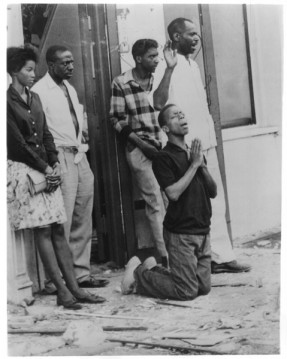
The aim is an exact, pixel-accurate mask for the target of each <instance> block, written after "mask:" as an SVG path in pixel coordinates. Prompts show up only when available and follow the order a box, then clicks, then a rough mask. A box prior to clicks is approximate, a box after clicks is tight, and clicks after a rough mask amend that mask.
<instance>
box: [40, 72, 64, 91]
mask: <svg viewBox="0 0 287 359" xmlns="http://www.w3.org/2000/svg"><path fill="white" fill-rule="evenodd" d="M45 77H46V80H47V85H48V87H49V88H55V87H59V85H58V84H57V83H56V82H55V81H54V80H53V78H52V76H51V75H50V74H49V72H47V73H46V76H45ZM63 82H64V84H65V85H66V86H68V84H69V83H68V81H67V80H63Z"/></svg>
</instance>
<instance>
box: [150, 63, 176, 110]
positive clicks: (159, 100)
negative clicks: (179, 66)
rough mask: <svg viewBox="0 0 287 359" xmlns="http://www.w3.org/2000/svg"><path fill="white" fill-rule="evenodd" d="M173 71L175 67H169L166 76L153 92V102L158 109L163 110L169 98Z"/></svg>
mask: <svg viewBox="0 0 287 359" xmlns="http://www.w3.org/2000/svg"><path fill="white" fill-rule="evenodd" d="M172 73H173V68H169V67H167V68H166V69H165V72H164V76H163V78H162V80H161V82H160V84H159V86H158V88H157V89H156V90H155V92H154V94H153V103H154V107H155V109H156V110H161V109H162V108H163V107H164V105H165V104H166V102H167V100H168V93H169V86H170V80H171V76H172Z"/></svg>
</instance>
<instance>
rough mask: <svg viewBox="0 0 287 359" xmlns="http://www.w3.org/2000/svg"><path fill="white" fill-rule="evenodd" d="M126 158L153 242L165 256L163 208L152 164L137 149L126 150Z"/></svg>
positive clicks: (162, 255)
mask: <svg viewBox="0 0 287 359" xmlns="http://www.w3.org/2000/svg"><path fill="white" fill-rule="evenodd" d="M126 158H127V162H128V164H129V167H130V170H131V172H132V175H133V176H134V179H135V182H136V184H137V186H138V188H139V191H140V193H141V196H142V198H143V199H144V201H145V203H146V206H145V213H146V216H147V219H148V222H149V224H150V229H151V233H152V238H153V241H154V243H155V245H156V248H157V250H158V252H159V254H160V256H161V257H166V256H167V250H166V247H165V243H164V239H163V218H164V216H165V206H164V201H163V197H162V193H161V190H160V187H159V184H158V182H157V180H156V178H155V175H154V173H153V170H152V162H151V161H150V160H149V159H148V158H147V157H146V156H145V155H144V154H143V152H142V151H141V150H140V149H139V148H138V147H136V148H134V149H133V150H132V151H131V152H129V151H128V150H126Z"/></svg>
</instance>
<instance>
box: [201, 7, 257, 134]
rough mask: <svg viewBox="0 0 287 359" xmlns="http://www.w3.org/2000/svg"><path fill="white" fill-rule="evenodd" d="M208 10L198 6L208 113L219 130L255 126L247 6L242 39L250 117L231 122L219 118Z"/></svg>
mask: <svg viewBox="0 0 287 359" xmlns="http://www.w3.org/2000/svg"><path fill="white" fill-rule="evenodd" d="M209 11H210V9H209V5H199V17H200V20H201V21H200V26H201V33H202V41H203V59H204V65H205V66H204V71H205V78H206V79H208V80H207V81H206V94H207V102H208V106H209V110H210V113H211V115H212V117H213V119H214V121H215V125H216V119H217V121H218V122H219V123H220V128H221V129H228V128H236V127H240V126H249V125H254V124H256V113H255V101H254V88H253V79H252V67H251V56H250V41H249V31H248V18H247V6H246V4H243V5H242V12H243V21H244V38H245V46H246V57H247V72H248V85H249V92H250V107H251V108H250V109H251V117H250V118H249V117H244V118H236V119H232V120H225V121H224V122H221V116H220V103H219V98H218V86H217V77H216V67H215V57H214V48H213V44H212V41H213V40H212V26H211V20H210V12H209Z"/></svg>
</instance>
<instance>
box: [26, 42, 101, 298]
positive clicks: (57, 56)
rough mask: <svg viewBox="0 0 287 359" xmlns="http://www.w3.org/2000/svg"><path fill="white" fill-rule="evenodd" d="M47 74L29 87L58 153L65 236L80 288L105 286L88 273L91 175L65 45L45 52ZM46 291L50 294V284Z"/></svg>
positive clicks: (81, 111) (91, 193)
mask: <svg viewBox="0 0 287 359" xmlns="http://www.w3.org/2000/svg"><path fill="white" fill-rule="evenodd" d="M46 61H47V65H48V72H47V73H46V75H45V76H44V77H43V78H42V79H40V80H39V81H38V82H37V83H36V84H35V85H34V86H33V88H32V91H34V92H36V93H37V94H38V95H39V96H40V99H41V102H42V106H43V110H44V112H45V115H46V120H47V124H48V127H49V130H50V132H51V133H52V135H53V137H54V141H55V144H56V147H57V150H58V159H59V162H60V164H61V173H62V184H61V189H62V193H63V198H64V203H65V209H66V212H67V218H68V220H67V222H66V223H65V224H64V228H65V236H66V239H67V241H68V243H69V246H70V249H71V251H72V254H73V261H74V269H75V274H76V277H77V280H78V283H79V286H80V287H85V288H93V287H101V286H104V285H106V284H107V283H108V281H106V280H101V279H96V278H95V277H93V276H91V274H90V255H91V240H92V210H93V192H94V176H93V173H92V171H91V169H90V165H89V163H88V160H87V157H86V153H85V152H86V151H87V149H88V145H87V144H82V130H83V120H84V118H83V113H84V112H83V106H82V105H81V104H80V103H79V100H78V96H77V93H76V90H75V89H74V87H73V86H71V85H70V84H69V82H68V81H67V80H69V79H70V78H71V77H72V76H73V70H74V65H73V63H74V59H73V55H72V53H71V52H70V51H69V49H68V48H66V47H64V46H58V45H54V46H51V47H50V48H49V49H48V50H47V53H46ZM46 291H47V292H48V293H49V292H50V293H51V292H53V289H51V287H50V285H48V284H47V285H46Z"/></svg>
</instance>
